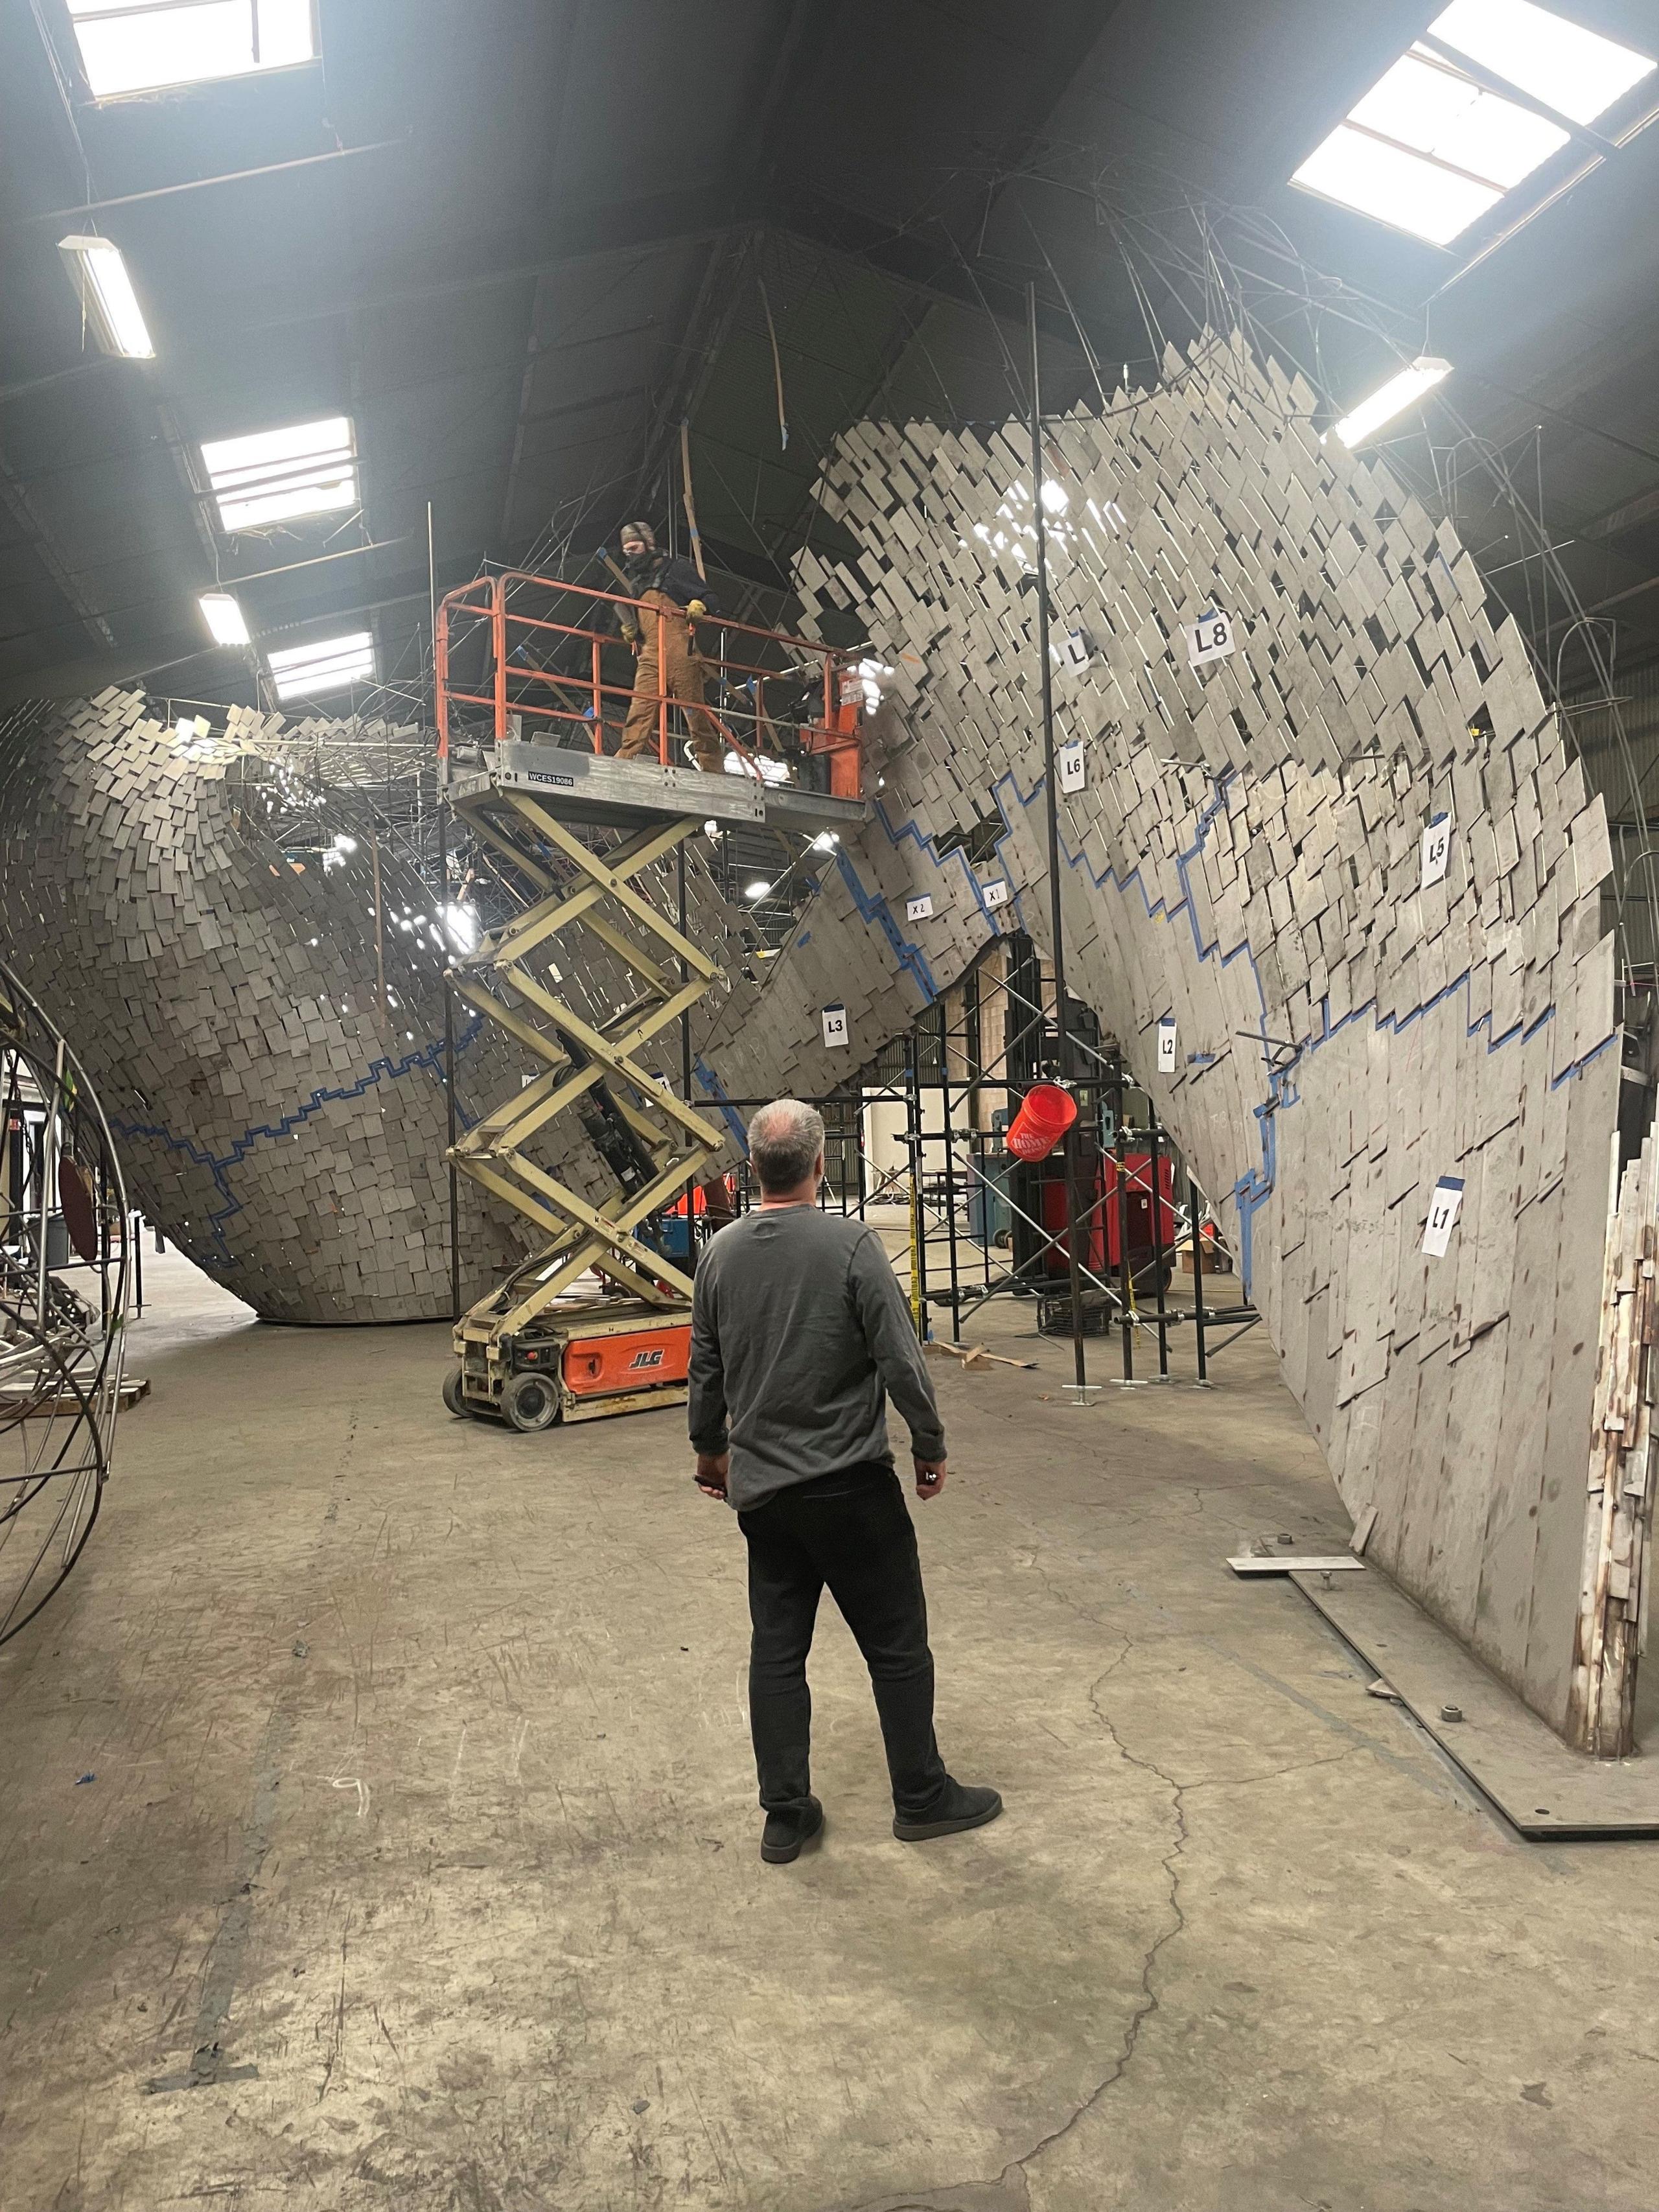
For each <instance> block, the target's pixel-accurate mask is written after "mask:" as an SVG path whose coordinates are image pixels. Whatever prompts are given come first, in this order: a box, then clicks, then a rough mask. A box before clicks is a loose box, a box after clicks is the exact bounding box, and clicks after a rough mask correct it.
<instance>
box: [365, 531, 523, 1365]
mask: <svg viewBox="0 0 1659 2212" xmlns="http://www.w3.org/2000/svg"><path fill="white" fill-rule="evenodd" d="M426 593H427V609H428V614H429V616H430V617H431V623H432V719H433V720H434V722H435V723H436V722H437V721H438V720H439V714H440V701H439V695H438V561H437V554H436V550H435V544H434V538H433V527H432V501H430V500H428V501H427V503H426ZM495 599H496V605H497V609H498V618H497V619H496V620H495V623H493V625H492V627H493V629H494V631H495V635H496V638H497V659H496V662H495V684H496V692H495V696H496V722H495V734H496V736H497V738H501V737H504V736H505V735H506V733H507V720H506V714H507V666H506V660H505V658H504V655H505V649H506V628H507V625H506V620H505V615H504V611H501V610H504V607H505V602H504V601H503V600H502V599H501V584H500V582H499V580H498V581H497V583H496V586H495ZM374 913H375V930H376V933H377V937H378V933H379V929H380V878H379V861H378V856H377V860H376V876H375V892H374ZM438 936H439V939H440V941H441V944H442V945H443V949H444V1109H445V1115H446V1121H447V1129H448V1135H447V1144H446V1152H447V1166H448V1170H449V1317H450V1319H451V1320H452V1321H459V1319H460V1317H461V1192H460V1176H459V1174H458V1173H457V1171H456V1167H455V1139H456V1137H457V1135H458V1133H459V1131H458V1128H457V1124H456V1117H455V987H454V985H453V983H452V982H451V981H450V977H449V966H450V962H449V956H450V951H451V946H450V942H449V752H448V748H447V746H446V745H442V744H441V745H440V747H439V750H438ZM381 1012H382V1013H384V1012H385V1002H384V985H382V1004H381Z"/></svg>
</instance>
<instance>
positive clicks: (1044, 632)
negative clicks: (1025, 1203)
mask: <svg viewBox="0 0 1659 2212" xmlns="http://www.w3.org/2000/svg"><path fill="white" fill-rule="evenodd" d="M1025 304H1026V309H1027V313H1028V316H1029V319H1030V332H1031V509H1032V516H1033V520H1035V523H1036V598H1037V611H1036V635H1037V659H1038V660H1039V662H1040V663H1041V666H1042V778H1043V796H1044V799H1045V800H1046V802H1047V805H1046V811H1047V817H1048V927H1049V933H1050V935H1051V937H1052V939H1053V945H1052V947H1051V957H1052V964H1053V967H1054V1039H1055V1044H1056V1048H1057V1052H1058V1057H1059V1062H1060V1081H1061V1082H1062V1083H1069V1082H1070V1081H1071V1079H1072V1047H1071V1021H1070V1018H1069V1015H1068V1011H1067V1008H1066V940H1065V935H1064V929H1063V923H1062V921H1061V912H1060V793H1059V789H1058V779H1057V777H1056V774H1055V768H1054V671H1053V670H1052V669H1051V668H1050V666H1049V665H1048V518H1047V515H1046V513H1045V512H1044V509H1043V505H1042V369H1041V363H1040V362H1039V360H1038V357H1037V310H1036V284H1035V283H1031V284H1028V285H1027V286H1026V288H1025ZM1077 1169H1078V1125H1077V1122H1076V1121H1073V1123H1072V1126H1071V1127H1070V1128H1069V1129H1068V1130H1067V1131H1066V1273H1067V1275H1068V1277H1069V1279H1070V1282H1071V1286H1072V1361H1073V1366H1074V1368H1075V1370H1076V1379H1077V1383H1078V1385H1079V1389H1082V1388H1083V1387H1084V1386H1085V1384H1086V1383H1087V1382H1088V1379H1089V1378H1088V1366H1087V1359H1086V1355H1085V1352H1084V1346H1083V1279H1082V1270H1081V1263H1080V1260H1079V1254H1078V1249H1077V1212H1078V1207H1077V1182H1078V1175H1077Z"/></svg>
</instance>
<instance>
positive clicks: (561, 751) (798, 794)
mask: <svg viewBox="0 0 1659 2212" xmlns="http://www.w3.org/2000/svg"><path fill="white" fill-rule="evenodd" d="M512 792H525V793H530V794H532V795H533V796H534V797H536V798H538V799H543V800H544V802H545V803H546V804H547V805H548V806H549V807H550V810H551V811H553V812H555V813H556V814H557V815H558V816H559V817H560V818H561V819H562V820H566V821H572V822H587V823H600V824H605V825H609V826H611V827H616V828H621V827H623V825H624V824H627V823H637V822H639V821H641V820H642V819H644V818H645V817H647V816H654V817H662V816H665V815H678V816H682V817H684V818H685V819H686V820H688V821H690V822H691V823H694V824H697V823H703V822H726V823H733V824H739V825H740V824H744V823H749V824H753V825H755V826H756V827H763V826H770V827H772V828H775V829H814V830H817V829H834V828H836V826H837V825H840V824H845V825H847V826H848V827H852V826H854V825H855V824H857V823H860V822H867V821H868V820H869V818H870V802H869V800H868V799H842V798H837V797H836V796H835V795H834V794H833V793H829V792H826V791H807V790H804V789H803V788H802V787H800V786H799V784H792V783H766V782H763V781H762V780H761V779H760V778H759V777H758V776H756V775H748V774H745V775H705V774H704V773H703V771H702V769H694V768H664V767H662V766H660V765H659V763H657V762H656V761H654V760H647V759H640V760H617V759H615V758H613V757H611V756H610V755H607V754H605V753H595V752H590V751H588V750H586V748H582V749H580V750H578V748H576V747H575V746H574V745H559V744H546V743H544V742H542V741H541V740H539V739H537V738H508V739H507V741H506V742H505V743H504V744H498V745H486V746H485V747H483V761H482V765H481V766H480V767H478V768H477V769H469V768H465V767H463V766H461V765H460V764H459V763H457V766H456V770H455V774H454V776H453V781H452V782H451V785H450V799H451V802H452V804H453V805H456V806H458V807H466V806H469V805H477V804H480V803H481V802H483V801H485V800H487V799H488V798H489V795H490V794H492V793H493V794H495V795H496V796H497V797H501V796H503V795H505V794H507V793H512Z"/></svg>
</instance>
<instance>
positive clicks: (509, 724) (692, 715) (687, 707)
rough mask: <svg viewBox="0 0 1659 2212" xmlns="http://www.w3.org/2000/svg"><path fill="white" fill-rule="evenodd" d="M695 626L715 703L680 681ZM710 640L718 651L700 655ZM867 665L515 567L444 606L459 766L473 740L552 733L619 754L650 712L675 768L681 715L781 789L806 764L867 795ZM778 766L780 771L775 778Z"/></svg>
mask: <svg viewBox="0 0 1659 2212" xmlns="http://www.w3.org/2000/svg"><path fill="white" fill-rule="evenodd" d="M624 614H626V615H627V617H629V619H630V621H631V625H632V627H633V628H634V629H635V630H637V631H638V632H639V633H640V641H641V644H642V645H644V646H645V647H647V648H648V647H650V646H651V645H652V644H653V643H654V644H655V646H656V654H655V659H656V668H657V673H658V683H657V686H656V688H655V689H654V690H650V689H644V690H642V689H641V684H640V683H639V680H638V678H639V676H640V673H641V671H640V669H639V667H638V665H636V664H635V665H630V663H631V662H634V661H635V654H636V653H638V648H637V647H634V648H630V647H629V643H628V641H627V640H626V639H625V638H624V637H623V634H622V632H623V627H624V623H623V617H624ZM681 625H683V626H684V628H683V629H682V630H681V631H680V635H684V641H685V647H686V652H687V654H688V656H689V667H690V671H691V676H690V682H689V684H688V685H687V687H686V688H687V690H689V691H690V692H693V693H695V692H696V690H702V693H703V696H702V697H696V696H681V695H680V694H678V693H677V692H675V691H674V690H672V689H671V688H670V685H669V684H668V682H667V676H668V673H669V671H668V668H667V663H668V660H669V659H670V658H671V657H672V658H676V659H678V657H679V654H678V637H677V636H676V635H674V634H673V633H674V631H675V629H678V626H681ZM665 631H666V632H669V633H670V635H669V636H667V637H666V638H665V636H664V635H663V633H664V632H665ZM700 640H707V641H709V642H710V643H712V644H713V645H714V651H712V652H710V651H707V650H700V649H699V641H700ZM665 647H667V648H668V649H666V650H665ZM857 659H858V656H857V654H856V653H847V652H843V651H840V650H838V649H836V648H835V647H829V646H825V645H820V644H817V643H815V642H814V641H812V640H811V639H809V638H800V637H792V636H790V635H787V633H786V632H784V631H781V630H772V629H761V628H759V627H758V626H757V625H756V624H754V623H739V622H728V621H726V620H725V619H724V618H723V617H716V616H712V615H710V616H704V617H700V618H699V620H698V621H697V622H696V623H692V622H691V620H690V617H689V616H685V615H678V614H666V613H665V612H664V611H663V610H662V609H661V608H660V607H659V606H658V605H653V603H651V602H649V601H647V600H643V599H629V597H628V596H627V594H626V593H625V592H604V591H599V590H596V589H595V588H594V587H593V586H591V585H586V584H570V583H565V582H563V581H562V580H560V579H559V578H557V577H552V576H538V575H534V574H531V573H529V572H528V571H526V570H519V569H509V570H505V571H502V572H501V573H500V574H495V575H489V576H480V577H477V578H476V579H475V580H473V581H472V582H471V583H470V584H465V585H462V586H460V587H459V589H458V590H456V591H453V592H449V593H448V594H447V597H446V598H445V599H443V600H442V602H441V605H440V606H439V609H438V621H437V636H436V641H435V671H436V678H437V682H436V687H435V688H436V693H437V716H438V741H439V742H438V750H439V755H440V757H441V758H443V759H447V758H448V757H449V754H450V751H451V748H452V746H453V744H456V743H457V742H458V741H459V740H461V739H463V738H477V737H487V738H489V739H490V740H491V741H492V742H494V743H495V744H502V743H505V742H507V741H508V740H510V739H512V738H515V737H519V736H530V735H532V734H534V733H536V732H537V731H538V726H541V727H542V728H544V729H546V730H547V731H548V732H549V733H550V734H556V741H557V742H561V743H564V744H570V743H577V744H586V745H589V746H591V747H592V750H593V751H595V752H599V753H603V752H606V751H611V750H615V749H616V746H617V741H618V739H619V738H620V734H621V731H622V728H623V725H624V724H625V722H626V721H627V720H628V719H629V715H630V714H631V713H633V712H634V710H635V708H638V707H639V706H640V705H641V704H642V703H644V702H649V704H650V706H651V708H652V714H653V724H654V738H655V744H654V747H653V757H655V758H656V759H657V760H658V761H659V762H660V763H662V764H663V765H664V766H665V767H666V766H669V765H671V764H672V763H674V762H675V760H676V759H677V757H678V756H677V751H676V748H677V746H678V743H679V739H678V734H677V732H676V729H675V720H676V718H677V717H678V718H679V719H680V720H684V722H685V723H686V725H687V726H688V727H690V728H691V729H693V730H695V729H696V727H697V718H698V717H700V716H703V715H706V716H707V717H708V722H709V724H710V725H712V726H713V728H714V730H715V731H716V732H718V733H719V738H720V744H721V746H722V748H723V750H724V751H725V753H726V756H727V757H726V761H725V763H723V764H724V765H726V766H727V767H731V766H732V765H734V764H735V765H736V766H737V767H738V769H740V770H741V771H742V772H744V773H747V774H750V775H755V776H757V777H759V778H760V779H762V780H763V781H769V782H770V781H783V780H785V778H786V777H787V776H788V775H790V773H791V771H792V769H793V768H796V767H797V766H798V767H799V769H801V770H803V771H805V775H807V776H809V777H811V779H812V780H813V781H818V780H819V779H822V780H823V787H824V788H826V789H828V790H829V791H830V792H832V793H835V794H836V795H837V796H840V797H845V798H858V797H859V796H860V775H859V754H860V746H859V731H860V722H861V720H862V717H863V710H864V684H863V679H862V678H861V677H860V673H859V671H858V666H857ZM769 694H770V696H769ZM732 756H735V757H736V760H735V763H733V762H732V758H731V757H732ZM769 761H770V762H771V763H775V765H774V766H773V767H772V768H771V769H770V771H769V769H768V768H767V767H766V766H765V765H763V763H767V762H769Z"/></svg>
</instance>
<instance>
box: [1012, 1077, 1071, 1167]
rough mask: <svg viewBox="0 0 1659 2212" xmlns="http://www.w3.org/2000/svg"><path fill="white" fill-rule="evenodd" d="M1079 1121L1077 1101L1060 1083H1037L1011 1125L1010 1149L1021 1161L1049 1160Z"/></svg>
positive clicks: (1026, 1095) (1032, 1086) (1028, 1092)
mask: <svg viewBox="0 0 1659 2212" xmlns="http://www.w3.org/2000/svg"><path fill="white" fill-rule="evenodd" d="M1076 1119H1077V1101H1076V1099H1075V1098H1073V1096H1072V1094H1071V1092H1070V1091H1066V1090H1065V1089H1063V1088H1062V1086H1061V1085H1060V1084H1058V1083H1034V1084H1033V1085H1031V1087H1030V1090H1029V1091H1027V1092H1026V1094H1025V1100H1024V1104H1023V1105H1022V1106H1021V1108H1020V1109H1019V1111H1018V1114H1016V1115H1015V1116H1014V1118H1013V1121H1012V1123H1011V1124H1010V1125H1009V1129H1008V1136H1007V1140H1006V1141H1007V1146H1008V1149H1009V1151H1010V1152H1012V1154H1013V1155H1014V1158H1016V1159H1019V1160H1046V1159H1047V1158H1048V1155H1049V1153H1050V1152H1053V1150H1054V1146H1056V1145H1057V1144H1058V1143H1059V1142H1060V1139H1061V1138H1062V1137H1063V1136H1064V1135H1065V1134H1066V1131H1067V1130H1068V1129H1069V1128H1070V1127H1071V1126H1072V1124H1073V1121H1076Z"/></svg>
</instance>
